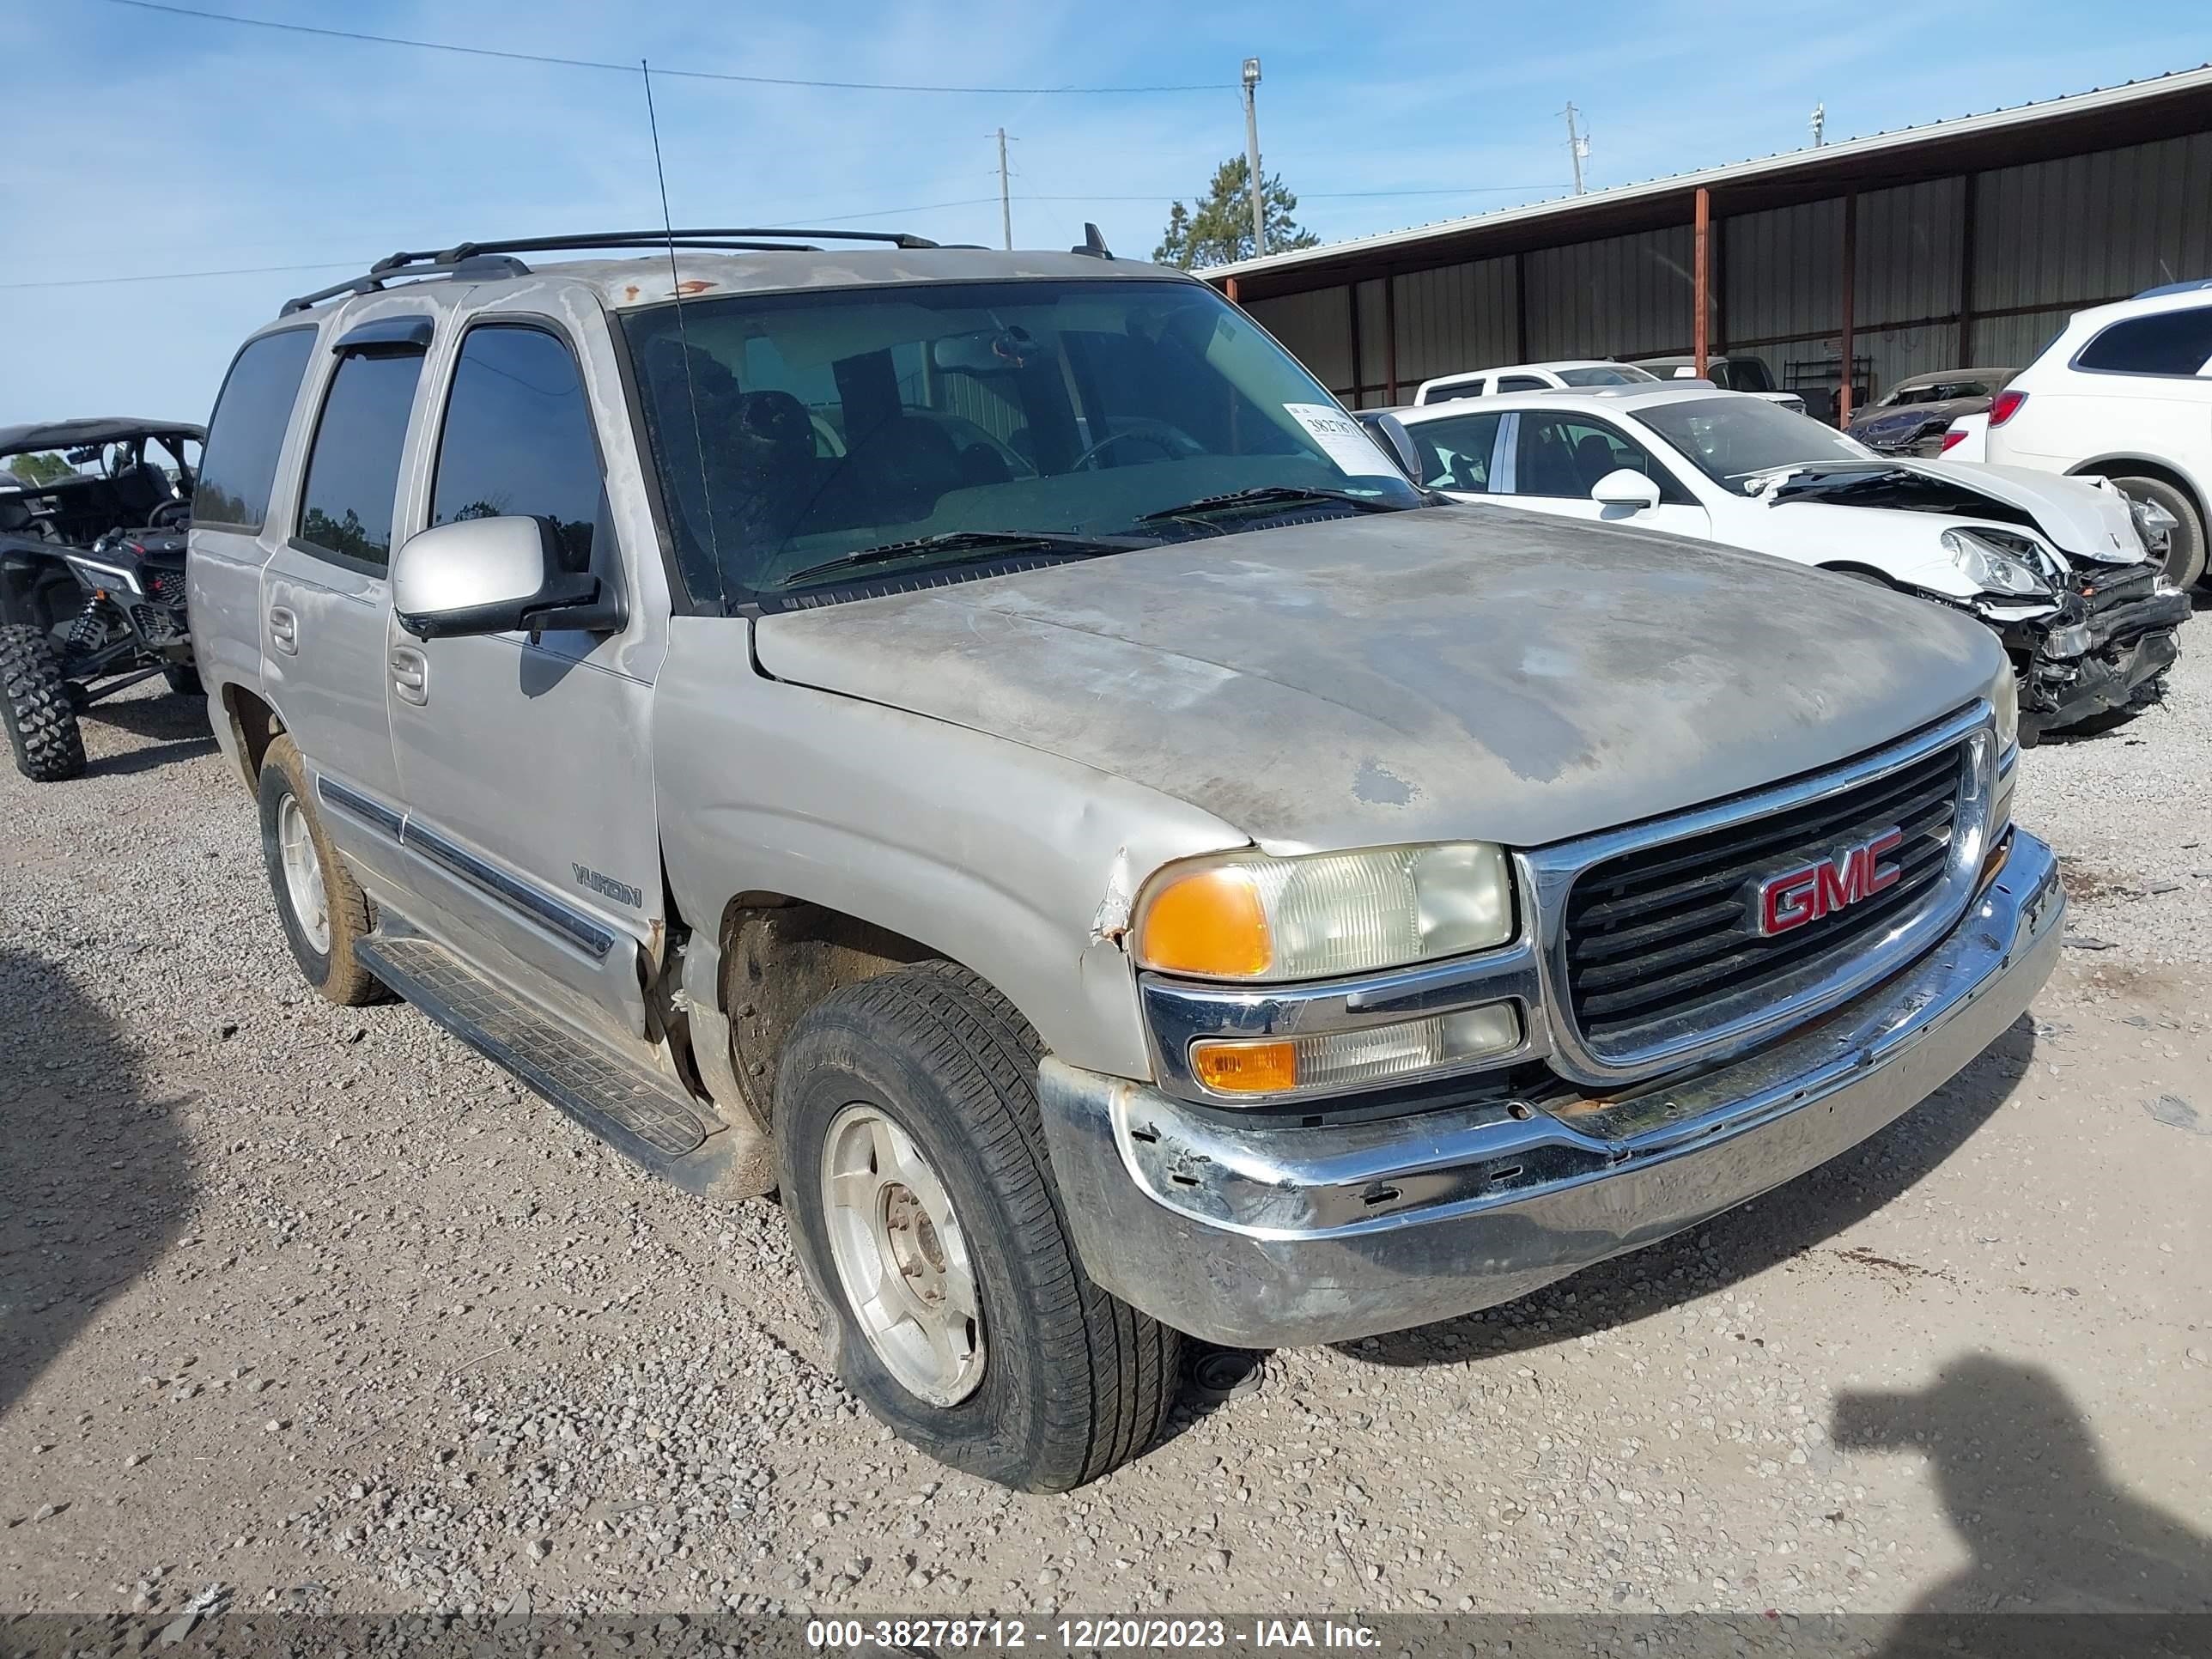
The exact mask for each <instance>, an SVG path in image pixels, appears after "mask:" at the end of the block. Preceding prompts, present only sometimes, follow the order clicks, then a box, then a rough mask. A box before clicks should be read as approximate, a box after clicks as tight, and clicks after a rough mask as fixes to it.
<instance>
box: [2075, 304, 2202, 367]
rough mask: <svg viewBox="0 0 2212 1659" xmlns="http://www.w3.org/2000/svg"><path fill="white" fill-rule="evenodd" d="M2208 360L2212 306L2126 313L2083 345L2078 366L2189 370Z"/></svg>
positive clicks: (2077, 362) (2076, 362) (2077, 359)
mask: <svg viewBox="0 0 2212 1659" xmlns="http://www.w3.org/2000/svg"><path fill="white" fill-rule="evenodd" d="M2208 360H2212V306H2199V307H2195V308H2193V309H2191V310H2188V311H2164V312H2160V313H2157V314H2156V315H2154V316H2149V317H2130V318H2129V319H2127V320H2126V321H2125V322H2119V323H2114V324H2113V325H2112V326H2111V327H2110V328H2108V329H2106V330H2105V331H2103V332H2102V333H2100V334H2099V335H2098V336H2097V337H2096V338H2095V339H2093V340H2092V341H2090V342H2089V343H2088V344H2087V345H2085V346H2083V347H2082V348H2081V352H2080V354H2079V355H2078V356H2075V359H2074V363H2075V367H2076V368H2093V369H2101V370H2103V371H2104V372H2105V373H2106V374H2191V375H2193V374H2197V372H2198V371H2200V370H2201V369H2203V368H2204V367H2205V364H2206V362H2207V361H2208Z"/></svg>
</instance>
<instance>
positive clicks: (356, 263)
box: [0, 259, 368, 292]
mask: <svg viewBox="0 0 2212 1659" xmlns="http://www.w3.org/2000/svg"><path fill="white" fill-rule="evenodd" d="M356 267H358V268H360V269H362V270H367V269H368V260H366V259H325V260H324V261H323V262H322V263H321V264H313V265H237V266H234V267H232V268H231V269H230V270H153V271H147V272H144V273H143V274H141V275H139V276H64V277H61V278H58V279H55V280H52V281H47V282H41V283H0V292H5V291H7V290H9V289H26V288H104V287H106V286H107V285H108V284H109V283H184V282H190V281H191V280H192V279H193V278H194V277H198V276H275V275H276V274H277V273H279V272H281V271H299V270H353V269H355V268H356Z"/></svg>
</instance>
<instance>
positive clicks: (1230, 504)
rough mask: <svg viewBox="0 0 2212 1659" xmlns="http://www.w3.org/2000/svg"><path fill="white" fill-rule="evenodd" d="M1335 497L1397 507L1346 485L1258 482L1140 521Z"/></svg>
mask: <svg viewBox="0 0 2212 1659" xmlns="http://www.w3.org/2000/svg"><path fill="white" fill-rule="evenodd" d="M1312 501H1336V502H1340V503H1341V504H1342V505H1344V506H1346V507H1358V509H1359V510H1360V511H1361V512H1362V513H1395V512H1397V511H1398V510H1399V509H1398V508H1396V507H1393V506H1392V505H1391V504H1390V503H1389V502H1388V501H1376V500H1375V499H1374V498H1372V497H1371V496H1367V495H1353V494H1352V492H1351V491H1350V490H1348V489H1310V488H1308V487H1307V486H1305V485H1304V484H1261V485H1260V486H1259V487H1258V488H1257V489H1232V490H1231V491H1230V492H1229V494H1227V495H1201V496H1200V497H1199V498H1198V499H1197V500H1196V501H1185V502H1184V503H1183V504H1182V506H1181V507H1162V508H1160V509H1159V511H1158V512H1157V513H1145V514H1143V515H1141V516H1140V517H1139V519H1138V520H1137V522H1138V523H1139V524H1157V523H1158V522H1159V521H1161V520H1164V519H1198V518H1204V517H1205V516H1206V515H1207V514H1209V513H1232V512H1237V511H1238V510H1240V509H1243V508H1245V507H1293V506H1297V504H1299V503H1301V502H1312Z"/></svg>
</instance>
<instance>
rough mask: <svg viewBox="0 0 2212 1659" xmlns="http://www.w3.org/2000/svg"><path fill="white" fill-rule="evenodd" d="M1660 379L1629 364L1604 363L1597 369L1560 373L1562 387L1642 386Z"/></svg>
mask: <svg viewBox="0 0 2212 1659" xmlns="http://www.w3.org/2000/svg"><path fill="white" fill-rule="evenodd" d="M1658 378H1659V377H1658V376H1657V375H1656V374H1646V373H1644V370H1642V369H1640V368H1636V367H1634V366H1633V365H1632V364H1629V363H1604V364H1601V365H1600V366H1598V367H1597V368H1563V369H1561V370H1560V371H1559V383H1560V384H1561V385H1562V386H1641V385H1643V384H1644V383H1645V382H1646V381H1650V380H1657V379H1658Z"/></svg>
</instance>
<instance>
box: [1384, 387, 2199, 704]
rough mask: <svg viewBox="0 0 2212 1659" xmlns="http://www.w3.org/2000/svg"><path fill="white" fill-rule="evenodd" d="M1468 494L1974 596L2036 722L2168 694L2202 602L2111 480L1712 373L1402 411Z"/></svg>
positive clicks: (2144, 517) (1447, 490)
mask: <svg viewBox="0 0 2212 1659" xmlns="http://www.w3.org/2000/svg"><path fill="white" fill-rule="evenodd" d="M1398 418H1399V419H1400V420H1401V421H1402V422H1404V424H1405V427H1406V428H1407V433H1408V435H1409V436H1410V437H1411V439H1412V441H1413V449H1414V451H1415V453H1417V454H1418V457H1419V470H1420V472H1421V477H1420V479H1419V482H1420V483H1424V484H1425V485H1427V486H1428V487H1429V488H1431V489H1437V490H1441V491H1442V492H1443V493H1444V494H1446V495H1449V496H1451V497H1453V498H1454V499H1455V500H1459V501H1486V502H1490V503H1492V504H1495V505H1510V506H1514V507H1526V508H1528V509H1530V510H1533V511H1536V512H1541V513H1556V514H1559V515H1561V516H1564V517H1569V518H1579V519H1585V520H1595V521H1597V522H1601V523H1607V524H1616V525H1620V526H1627V527H1633V528H1638V529H1645V530H1660V531H1665V532H1669V533H1670V534H1674V535H1678V536H1686V537H1691V538H1694V539H1697V540H1699V541H1712V542H1720V543H1723V544H1727V545H1729V546H1732V547H1741V548H1746V549H1748V550H1752V551H1753V552H1759V553H1769V554H1772V555H1774V556H1776V557H1778V558H1784V559H1789V560H1790V561H1792V562H1796V563H1798V564H1808V565H1814V566H1818V567H1820V568H1824V569H1830V570H1835V571H1838V572H1840V573H1842V574H1847V575H1852V576H1856V577H1858V578H1860V579H1861V580H1875V581H1880V582H1881V583H1884V584H1886V585H1887V586H1892V587H1896V588H1899V589H1902V590H1904V591H1905V592H1912V593H1917V594H1919V595H1921V596H1922V597H1923V598H1926V599H1933V600H1936V601H1938V602H1940V603H1942V604H1944V605H1949V606H1952V607H1954V608H1955V609H1960V610H1963V611H1968V612H1970V613H1971V614H1972V615H1974V616H1976V617H1979V618H1980V619H1981V620H1982V621H1983V622H1984V623H1988V624H1989V625H1990V627H1991V628H1993V629H1996V631H1997V633H1998V634H1999V635H2000V636H2002V639H2003V641H2004V643H2005V646H2006V648H2007V650H2008V653H2010V654H2011V657H2012V659H2013V662H2014V665H2015V668H2017V669H2018V671H2019V672H2020V675H2021V711H2022V722H2023V726H2025V727H2026V728H2027V729H2028V730H2029V732H2030V733H2031V736H2033V734H2035V733H2036V732H2041V731H2051V730H2056V729H2057V728H2059V727H2062V726H2070V725H2073V724H2075V723H2076V722H2078V721H2080V720H2085V719H2087V718H2089V717H2090V716H2092V715H2094V714H2100V713H2103V712H2105V711H2106V710H2110V709H2113V708H2124V707H2127V706H2130V705H2131V704H2136V703H2141V702H2148V701H2153V700H2155V698H2156V696H2158V694H2159V690H2160V685H2161V683H2162V678H2163V676H2164V674H2165V671H2166V668H2167V667H2168V666H2169V665H2171V664H2172V661H2173V659H2174V658H2175V656H2176V654H2177V653H2178V651H2179V645H2178V642H2177V640H2176V630H2177V629H2178V628H2179V625H2180V623H2181V622H2182V621H2183V619H2184V618H2185V617H2186V616H2187V615H2188V611H2189V605H2188V600H2187V598H2186V596H2185V595H2184V594H2183V593H2182V592H2180V591H2179V589H2177V588H2175V587H2173V586H2172V585H2171V584H2170V583H2167V582H2166V581H2165V580H2163V578H2162V576H2161V574H2160V566H2159V562H2158V561H2157V560H2156V559H2155V558H2154V557H2153V556H2152V554H2151V550H2150V549H2151V545H2152V544H2154V543H2156V542H2157V541H2158V539H2159V538H2160V536H2161V535H2162V533H2163V530H2164V526H2163V525H2162V524H2161V523H2160V520H2159V518H2158V517H2157V515H2155V514H2154V513H2152V512H2150V511H2148V510H2147V509H2146V508H2145V507H2142V505H2140V504H2131V503H2130V501H2128V499H2127V498H2126V497H2124V496H2123V495H2120V494H2119V493H2118V491H2117V490H2115V489H2112V488H2111V487H2110V486H2109V485H2106V484H2105V483H2102V481H2087V480H2079V479H2069V478H2057V477H2051V476H2049V475H2048V474H2043V473H2036V472H2030V471H2025V470H2022V469H2017V468H2012V467H2002V466H1965V465H1955V464H1952V463H1947V462H1943V461H1935V460H1916V459H1905V458H1897V457H1885V456H1880V455H1876V454H1875V453H1874V452H1873V451H1871V450H1869V449H1868V448H1867V447H1865V446H1863V445H1862V444H1860V443H1858V442H1857V441H1854V440H1852V439H1850V438H1848V437H1845V436H1844V435H1842V434H1840V433H1838V432H1836V431H1834V430H1832V429H1831V428H1827V427H1824V426H1822V425H1820V423H1819V422H1815V421H1812V420H1809V419H1808V418H1806V417H1805V416H1800V415H1793V414H1791V413H1790V412H1789V411H1788V410H1783V409H1779V408H1777V407H1776V406H1775V405H1774V404H1771V403H1769V402H1766V401H1765V400H1763V399H1760V398H1753V397H1750V396H1747V395H1745V394H1743V393H1741V392H1722V391H1718V390H1716V389H1715V388H1713V387H1711V386H1620V387H1607V388H1602V389H1599V390H1595V391H1589V392H1531V393H1524V394H1520V395H1516V396H1508V397H1493V398H1484V399H1482V400H1481V401H1480V404H1443V405H1438V406H1435V407H1426V408H1415V409H1407V410H1401V411H1399V412H1398Z"/></svg>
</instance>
